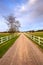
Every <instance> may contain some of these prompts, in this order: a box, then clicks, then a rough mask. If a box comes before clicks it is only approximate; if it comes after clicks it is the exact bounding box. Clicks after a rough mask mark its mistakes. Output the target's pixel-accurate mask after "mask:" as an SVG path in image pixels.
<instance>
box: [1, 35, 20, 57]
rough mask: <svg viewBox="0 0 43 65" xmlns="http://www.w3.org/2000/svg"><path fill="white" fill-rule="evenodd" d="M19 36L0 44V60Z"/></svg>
mask: <svg viewBox="0 0 43 65" xmlns="http://www.w3.org/2000/svg"><path fill="white" fill-rule="evenodd" d="M19 36H20V35H15V37H14V38H12V39H10V40H8V41H6V42H5V43H3V44H0V58H2V56H3V55H4V54H5V53H6V51H7V50H8V49H9V48H10V47H11V46H12V45H13V44H14V42H15V41H16V39H17V38H18V37H19Z"/></svg>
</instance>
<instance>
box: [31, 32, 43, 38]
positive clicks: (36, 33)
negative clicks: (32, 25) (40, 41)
mask: <svg viewBox="0 0 43 65" xmlns="http://www.w3.org/2000/svg"><path fill="white" fill-rule="evenodd" d="M30 34H32V35H35V36H39V37H43V32H33V33H30Z"/></svg>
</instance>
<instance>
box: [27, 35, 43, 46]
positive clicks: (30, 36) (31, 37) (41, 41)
mask: <svg viewBox="0 0 43 65" xmlns="http://www.w3.org/2000/svg"><path fill="white" fill-rule="evenodd" d="M28 37H29V38H30V39H32V40H33V41H35V42H36V43H38V45H41V46H43V38H41V37H38V36H34V35H31V34H30V35H28Z"/></svg>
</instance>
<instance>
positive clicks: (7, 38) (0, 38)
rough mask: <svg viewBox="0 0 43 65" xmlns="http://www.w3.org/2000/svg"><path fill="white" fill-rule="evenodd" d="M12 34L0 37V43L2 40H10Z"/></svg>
mask: <svg viewBox="0 0 43 65" xmlns="http://www.w3.org/2000/svg"><path fill="white" fill-rule="evenodd" d="M14 36H15V35H14V34H13V35H9V36H5V37H0V44H2V43H4V42H6V41H8V40H10V39H12V38H14Z"/></svg>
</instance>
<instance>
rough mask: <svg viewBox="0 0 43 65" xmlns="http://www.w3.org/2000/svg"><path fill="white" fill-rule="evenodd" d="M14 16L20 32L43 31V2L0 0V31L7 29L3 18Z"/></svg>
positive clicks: (35, 0) (42, 0) (39, 0)
mask: <svg viewBox="0 0 43 65" xmlns="http://www.w3.org/2000/svg"><path fill="white" fill-rule="evenodd" d="M11 13H13V14H14V16H15V17H16V19H17V20H19V21H20V23H21V28H20V31H27V30H37V29H43V0H0V31H6V30H7V29H8V27H7V25H6V23H5V22H6V21H5V19H4V18H3V16H8V15H10V14H11Z"/></svg>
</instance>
